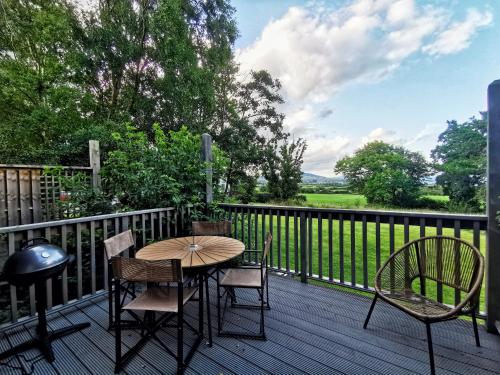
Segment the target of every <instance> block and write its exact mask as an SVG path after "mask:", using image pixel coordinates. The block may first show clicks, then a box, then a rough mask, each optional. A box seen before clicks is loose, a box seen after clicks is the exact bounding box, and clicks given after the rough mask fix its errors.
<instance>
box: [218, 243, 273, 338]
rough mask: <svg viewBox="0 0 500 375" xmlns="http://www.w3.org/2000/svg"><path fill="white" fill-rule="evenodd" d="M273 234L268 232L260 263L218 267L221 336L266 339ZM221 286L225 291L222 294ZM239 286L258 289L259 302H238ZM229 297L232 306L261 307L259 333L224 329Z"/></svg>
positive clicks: (219, 330) (219, 332)
mask: <svg viewBox="0 0 500 375" xmlns="http://www.w3.org/2000/svg"><path fill="white" fill-rule="evenodd" d="M271 241H272V235H271V234H269V233H268V234H267V237H266V243H265V245H264V250H263V251H262V254H261V258H260V263H259V264H256V265H252V266H240V267H234V268H228V269H226V270H224V271H223V276H222V278H221V270H220V269H217V332H218V334H219V336H228V337H239V338H250V339H260V340H265V339H266V334H265V329H264V310H265V309H269V308H270V307H269V281H268V277H267V254H268V253H269V248H270V246H271ZM221 288H222V289H223V290H224V292H223V293H222V294H221ZM239 288H245V289H256V290H257V292H258V296H259V301H260V303H259V304H255V305H250V304H240V303H237V302H236V290H237V289H239ZM224 296H225V297H226V298H225V301H224V308H223V310H222V314H221V299H222V298H224ZM228 298H230V299H231V307H233V308H246V309H260V326H259V334H248V333H243V332H234V331H224V330H223V321H224V314H225V312H226V308H227V302H228Z"/></svg>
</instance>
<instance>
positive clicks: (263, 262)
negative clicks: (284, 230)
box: [260, 233, 273, 267]
mask: <svg viewBox="0 0 500 375" xmlns="http://www.w3.org/2000/svg"><path fill="white" fill-rule="evenodd" d="M272 240H273V235H272V234H271V233H268V234H267V236H266V242H265V243H264V250H263V251H262V259H261V261H260V265H261V267H265V266H266V258H267V254H269V249H270V248H271V241H272Z"/></svg>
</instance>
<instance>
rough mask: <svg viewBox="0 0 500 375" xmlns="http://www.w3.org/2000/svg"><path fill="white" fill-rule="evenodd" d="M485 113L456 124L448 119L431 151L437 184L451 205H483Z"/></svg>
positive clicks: (461, 207) (470, 208)
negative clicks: (447, 196)
mask: <svg viewBox="0 0 500 375" xmlns="http://www.w3.org/2000/svg"><path fill="white" fill-rule="evenodd" d="M486 133H487V114H486V113H481V118H479V119H477V118H475V117H473V118H471V119H470V120H469V121H467V122H464V123H462V124H459V123H458V122H457V121H448V127H447V129H446V130H445V131H444V132H443V133H441V134H440V135H439V138H438V145H437V146H436V148H434V150H432V158H433V159H434V162H435V163H436V164H435V168H436V170H437V171H438V172H440V174H439V175H438V177H437V179H436V183H437V184H439V185H441V186H442V187H443V191H444V193H445V194H446V195H449V197H450V208H453V209H454V210H460V211H467V212H468V211H480V210H481V209H484V205H485V199H486V194H485V181H486V142H487V141H486Z"/></svg>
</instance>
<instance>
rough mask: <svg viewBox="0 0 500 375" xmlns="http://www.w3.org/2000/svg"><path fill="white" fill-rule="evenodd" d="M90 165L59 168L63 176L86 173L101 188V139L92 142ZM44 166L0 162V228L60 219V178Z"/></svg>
mask: <svg viewBox="0 0 500 375" xmlns="http://www.w3.org/2000/svg"><path fill="white" fill-rule="evenodd" d="M89 156H90V166H89V167H76V166H75V167H67V166H63V167H59V168H62V175H63V176H72V175H74V174H76V173H84V174H87V175H88V176H89V183H92V184H93V186H95V187H99V182H100V180H99V171H100V161H99V142H97V141H90V142H89ZM47 167H50V166H44V165H18V164H0V228H1V227H7V226H9V227H10V226H13V225H21V224H31V223H39V222H44V221H50V220H54V219H58V218H60V212H58V210H57V209H56V207H57V201H58V200H59V199H60V194H61V186H60V181H59V179H58V178H57V177H56V176H54V175H51V174H46V173H44V171H45V170H46V168H47Z"/></svg>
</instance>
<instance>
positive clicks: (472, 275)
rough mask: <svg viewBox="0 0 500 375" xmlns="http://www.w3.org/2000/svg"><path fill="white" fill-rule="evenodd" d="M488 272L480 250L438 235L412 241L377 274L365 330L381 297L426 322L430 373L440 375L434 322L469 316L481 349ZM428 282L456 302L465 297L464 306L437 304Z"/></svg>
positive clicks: (457, 240) (463, 299) (456, 239)
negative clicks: (481, 318)
mask: <svg viewBox="0 0 500 375" xmlns="http://www.w3.org/2000/svg"><path fill="white" fill-rule="evenodd" d="M483 272H484V262H483V257H482V255H481V253H480V252H479V250H478V249H477V248H475V247H474V246H472V245H471V244H469V243H467V242H465V241H462V240H460V239H458V238H453V237H445V236H433V237H424V238H420V239H418V240H415V241H412V242H409V243H407V244H406V245H404V246H403V247H402V248H401V249H400V250H398V251H397V252H395V253H394V254H393V255H392V256H391V257H390V258H389V259H388V260H387V262H386V263H385V264H384V265H383V266H382V267H381V268H380V270H379V271H378V272H377V275H376V277H375V297H374V298H373V302H372V304H371V307H370V310H369V312H368V316H367V317H366V321H365V323H364V326H363V327H364V328H365V329H366V327H367V325H368V322H369V320H370V317H371V314H372V312H373V308H374V307H375V303H376V302H377V299H378V298H379V297H380V298H381V299H382V300H384V301H385V302H387V303H389V304H390V305H392V306H394V307H397V308H398V309H400V310H402V311H404V312H405V313H407V314H409V315H411V316H413V317H414V318H416V319H418V320H420V321H422V322H424V323H425V325H426V329H427V344H428V348H429V359H430V366H431V373H432V374H435V365H434V352H433V346H432V335H431V326H430V325H431V323H436V322H442V321H446V320H450V319H455V318H457V317H458V316H460V315H465V314H470V315H471V316H472V322H473V328H474V336H475V339H476V345H477V346H480V343H479V333H478V329H477V321H476V312H477V308H478V303H479V295H480V291H481V284H482V280H483ZM429 282H435V283H438V284H441V285H444V286H447V287H450V288H452V289H454V290H455V293H456V296H457V298H458V297H461V298H459V299H461V300H460V302H459V303H458V304H457V305H456V306H454V307H453V306H448V305H445V304H443V303H440V302H437V301H435V300H434V299H433V298H432V297H430V296H429V295H428V293H427V292H428V289H427V288H426V283H429ZM415 284H417V285H415ZM415 289H417V290H415Z"/></svg>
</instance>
